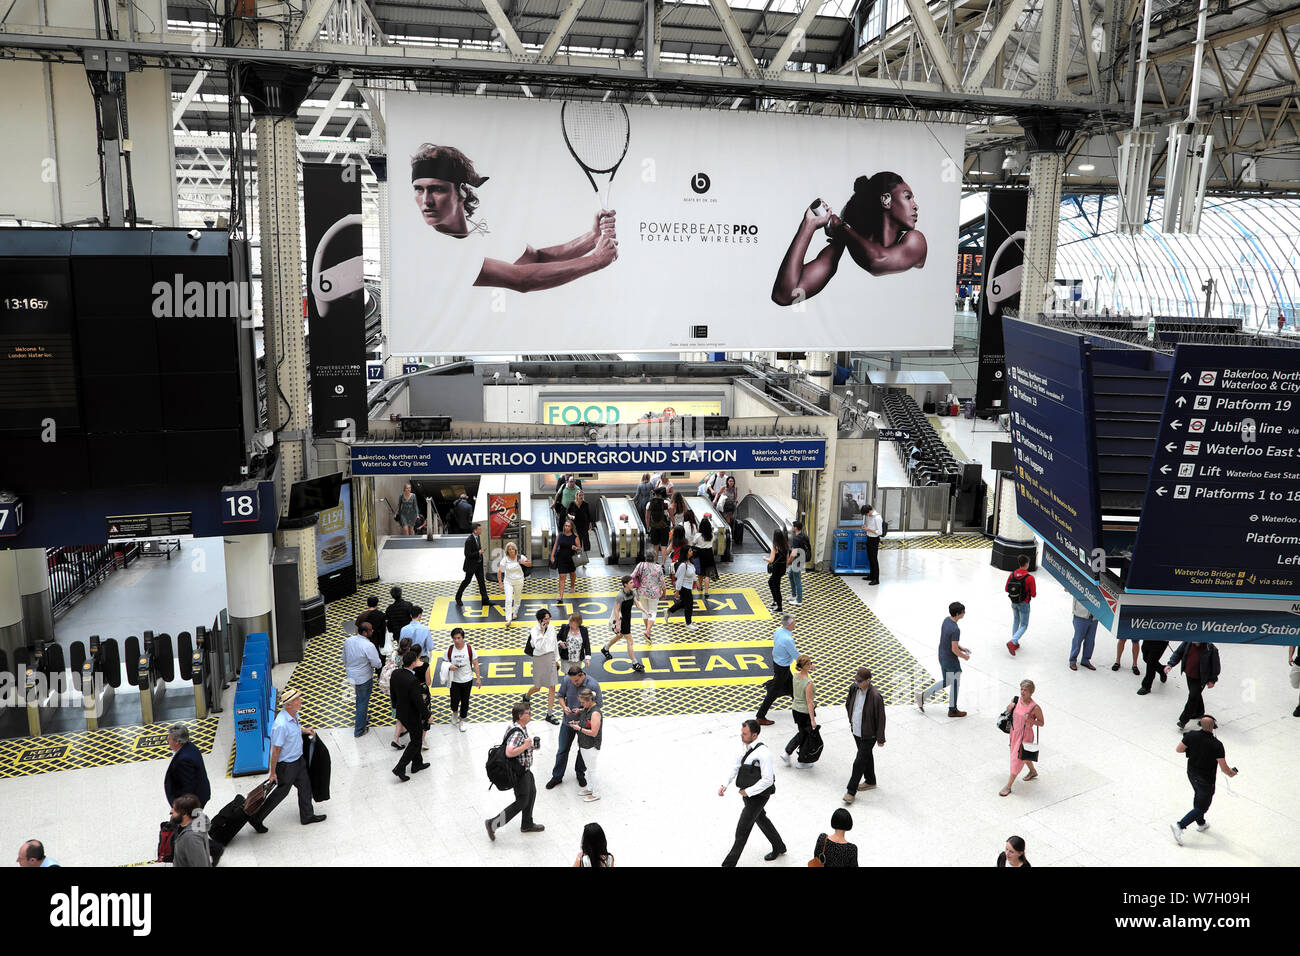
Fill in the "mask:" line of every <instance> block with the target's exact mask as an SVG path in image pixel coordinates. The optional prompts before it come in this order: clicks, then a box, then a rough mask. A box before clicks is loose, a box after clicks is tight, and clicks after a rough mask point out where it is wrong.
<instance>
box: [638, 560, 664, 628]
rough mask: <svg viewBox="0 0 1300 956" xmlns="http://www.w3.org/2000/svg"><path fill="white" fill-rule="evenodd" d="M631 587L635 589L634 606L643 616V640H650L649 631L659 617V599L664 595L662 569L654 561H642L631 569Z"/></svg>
mask: <svg viewBox="0 0 1300 956" xmlns="http://www.w3.org/2000/svg"><path fill="white" fill-rule="evenodd" d="M631 584H632V587H633V588H635V589H636V604H637V607H639V608H640V609H641V613H642V614H644V615H645V639H646V640H647V641H649V640H650V629H651V628H652V627H653V626H654V622H655V618H657V617H658V616H659V599H660V598H661V597H663V595H664V569H663V568H662V567H660V566H659V565H658V564H657V563H655V562H654V561H642V562H641V563H640V564H638V565H637V566H636V567H635V568H633V569H632V581H631Z"/></svg>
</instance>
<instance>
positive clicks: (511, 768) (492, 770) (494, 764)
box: [486, 724, 519, 790]
mask: <svg viewBox="0 0 1300 956" xmlns="http://www.w3.org/2000/svg"><path fill="white" fill-rule="evenodd" d="M514 731H515V728H514V725H513V724H512V725H511V726H510V729H509V730H507V731H506V735H505V736H504V737H502V738H501V743H499V744H497V745H496V746H495V747H491V748H489V749H488V758H487V765H486V769H487V778H488V789H489V790H491V789H492V788H493V787H496V788H497V789H498V790H513V789H514V788H515V781H516V780H517V779H518V778H519V764H518V761H517V759H516V758H512V757H507V756H506V741H507V740H509V739H510V735H511V734H512V733H514Z"/></svg>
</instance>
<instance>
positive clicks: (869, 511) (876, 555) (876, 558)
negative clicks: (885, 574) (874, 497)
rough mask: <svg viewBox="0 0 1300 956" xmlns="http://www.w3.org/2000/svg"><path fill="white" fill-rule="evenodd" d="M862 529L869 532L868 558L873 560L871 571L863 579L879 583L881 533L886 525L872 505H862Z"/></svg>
mask: <svg viewBox="0 0 1300 956" xmlns="http://www.w3.org/2000/svg"><path fill="white" fill-rule="evenodd" d="M862 530H863V531H865V532H866V533H867V558H868V559H870V561H871V573H870V574H864V575H862V580H864V581H866V582H867V583H868V584H879V583H880V533H881V532H882V531H884V530H885V526H884V522H882V521H881V520H880V515H878V514H876V509H875V508H873V507H871V505H863V506H862Z"/></svg>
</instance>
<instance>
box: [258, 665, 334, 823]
mask: <svg viewBox="0 0 1300 956" xmlns="http://www.w3.org/2000/svg"><path fill="white" fill-rule="evenodd" d="M300 709H302V695H301V694H299V693H298V692H297V691H296V690H292V689H287V690H285V692H284V697H283V698H282V699H281V701H280V713H278V714H276V716H275V722H274V723H273V724H272V725H271V764H270V770H269V773H268V774H267V780H269V781H270V782H271V783H273V784H275V785H276V786H275V789H274V790H272V791H271V793H270V795H269V796H268V797H267V798H266V800H264V801H263V802H262V806H261V809H259V810H258V811H257V813H256V814H254V815H253V816H251V817H249V819H248V822H249V823H251V824H252V826H253V829H254V830H256V831H257V832H258V833H265V832H266V831H267V827H266V825H265V822H264V821H265V820H266V818H267V817H268V816H270V815H271V811H272V810H274V809H275V808H276V807H278V806H279V805H280V801H281V800H283V799H284V798H285V797H286V796H288V793H289V789H290V788H291V787H297V788H298V822H299V823H301V824H302V825H303V826H308V825H309V824H312V823H320V821H322V820H324V819H325V814H323V813H316V812H315V810H314V809H313V808H312V804H311V778H310V777H309V776H308V775H307V757H306V755H305V754H304V753H303V745H302V738H303V736H304V735H305V736H307V737H315V736H316V731H315V730H312V729H311V728H310V727H303V726H302V725H301V724H300V723H298V711H299V710H300Z"/></svg>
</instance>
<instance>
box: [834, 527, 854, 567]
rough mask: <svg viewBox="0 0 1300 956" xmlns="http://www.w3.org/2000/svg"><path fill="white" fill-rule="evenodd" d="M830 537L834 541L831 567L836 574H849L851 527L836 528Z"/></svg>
mask: <svg viewBox="0 0 1300 956" xmlns="http://www.w3.org/2000/svg"><path fill="white" fill-rule="evenodd" d="M831 538H832V540H833V541H834V555H833V557H832V559H831V567H832V569H833V570H834V571H835V573H836V574H851V573H852V572H853V529H851V528H840V529H837V530H836V531H834V532H832V534H831Z"/></svg>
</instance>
